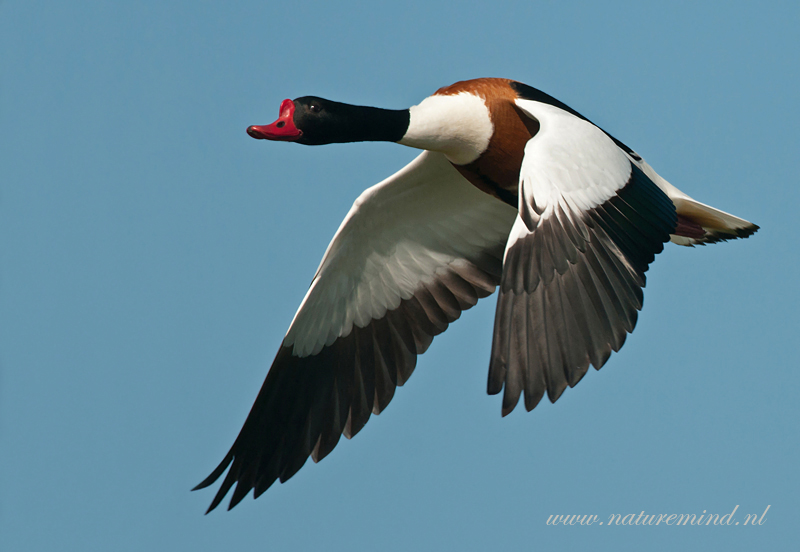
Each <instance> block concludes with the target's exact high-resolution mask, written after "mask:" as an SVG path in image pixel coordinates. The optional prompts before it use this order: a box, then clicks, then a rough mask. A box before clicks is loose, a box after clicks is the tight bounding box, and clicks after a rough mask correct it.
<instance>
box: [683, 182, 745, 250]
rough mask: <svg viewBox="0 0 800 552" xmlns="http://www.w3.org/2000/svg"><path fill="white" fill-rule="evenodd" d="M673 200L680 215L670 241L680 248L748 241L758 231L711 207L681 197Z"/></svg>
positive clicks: (743, 221) (736, 218)
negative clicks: (728, 241) (733, 240)
mask: <svg viewBox="0 0 800 552" xmlns="http://www.w3.org/2000/svg"><path fill="white" fill-rule="evenodd" d="M682 195H683V197H671V198H670V199H672V203H674V204H675V211H676V212H677V213H678V226H677V227H676V228H675V233H674V234H671V235H670V241H671V242H672V243H677V244H678V245H688V246H690V247H691V246H693V245H698V244H699V245H705V244H707V243H716V242H718V241H725V240H732V239H736V238H746V237H748V236H752V235H753V234H755V233H756V231H757V230H758V226H756V225H755V224H753V223H752V222H748V221H746V220H744V219H740V218H739V217H735V216H733V215H730V214H728V213H726V212H724V211H720V210H719V209H714V208H713V207H709V206H708V205H705V204H703V203H700V202H699V201H695V200H694V199H692V198H690V197H688V196H686V195H685V194H682Z"/></svg>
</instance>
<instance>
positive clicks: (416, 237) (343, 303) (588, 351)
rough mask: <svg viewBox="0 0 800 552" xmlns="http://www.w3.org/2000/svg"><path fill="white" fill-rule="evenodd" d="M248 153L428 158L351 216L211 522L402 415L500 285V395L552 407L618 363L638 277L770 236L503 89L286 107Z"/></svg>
mask: <svg viewBox="0 0 800 552" xmlns="http://www.w3.org/2000/svg"><path fill="white" fill-rule="evenodd" d="M247 133H248V134H249V135H250V136H252V137H253V138H257V139H263V140H278V141H287V142H297V143H299V144H306V145H321V144H332V143H343V142H362V141H385V142H397V143H399V144H403V145H405V146H410V147H413V148H418V149H421V150H423V152H422V153H421V154H420V155H419V156H418V157H417V158H416V159H415V160H414V161H412V162H411V163H410V164H409V165H408V166H406V167H405V168H403V169H401V170H400V171H399V172H397V173H396V174H394V175H392V176H390V177H389V178H387V179H386V180H384V181H383V182H380V183H378V184H376V185H375V186H372V187H371V188H368V189H367V190H366V191H365V192H363V193H362V194H361V195H360V196H359V197H358V199H356V201H355V203H354V204H353V207H352V208H351V209H350V212H349V213H348V214H347V216H346V217H345V219H344V221H343V222H342V224H341V226H340V227H339V229H338V230H337V232H336V234H335V235H334V237H333V241H331V243H330V245H328V249H327V251H326V252H325V255H324V256H323V258H322V262H321V263H320V266H319V268H318V269H317V272H316V274H315V275H314V279H313V281H312V283H311V286H310V288H309V290H308V292H307V293H306V295H305V297H304V298H303V301H302V303H301V304H300V308H299V309H298V310H297V313H296V314H295V316H294V319H293V320H292V322H291V324H290V325H289V329H288V331H287V333H286V336H285V337H284V339H283V342H282V344H281V347H280V349H279V350H278V354H277V356H276V357H275V360H274V362H273V364H272V367H271V368H270V370H269V373H268V374H267V377H266V380H265V381H264V384H263V386H262V388H261V391H260V392H259V393H258V397H257V398H256V401H255V404H254V405H253V407H252V409H251V411H250V414H249V415H248V416H247V419H246V420H245V423H244V426H243V427H242V429H241V432H240V433H239V436H238V437H237V438H236V440H235V442H234V443H233V446H232V447H231V449H230V451H229V452H228V454H227V455H226V456H225V458H224V459H223V460H222V462H221V463H220V464H219V466H217V468H216V469H215V470H214V471H213V472H212V473H211V475H209V476H208V477H207V478H206V479H205V480H204V481H203V482H202V483H200V484H199V485H198V486H197V487H195V489H202V488H205V487H208V486H209V485H211V484H212V483H214V482H215V481H216V480H217V479H218V478H220V477H221V476H222V474H223V473H225V470H226V469H227V470H228V472H227V475H226V476H225V478H224V479H223V481H222V485H221V486H220V488H219V490H218V491H217V494H216V496H215V497H214V499H213V501H212V502H211V505H210V507H209V509H208V511H209V512H210V511H211V510H213V509H214V508H216V507H217V506H218V505H219V504H220V502H221V501H222V500H223V498H224V497H225V495H227V494H228V492H229V491H230V490H231V489H232V488H233V487H234V485H236V487H235V489H234V491H233V495H232V497H231V500H230V505H229V507H228V509H230V508H233V507H234V506H235V505H236V504H238V503H239V502H240V501H241V500H242V499H243V498H244V497H245V496H246V495H247V494H248V493H249V491H250V490H253V494H254V497H258V496H259V495H261V494H262V493H263V492H264V491H266V490H267V489H268V488H269V487H270V486H271V485H272V484H273V483H274V482H275V481H276V480H280V481H281V482H284V481H286V480H287V479H289V478H290V477H292V476H293V475H294V474H295V473H296V472H297V471H298V470H299V469H300V468H301V467H302V466H303V464H305V462H306V460H307V459H308V457H309V456H310V457H311V458H312V459H313V460H314V461H315V462H318V461H319V460H321V459H322V458H324V457H325V456H327V455H328V454H329V453H330V452H331V451H332V450H333V448H334V447H335V446H336V444H337V443H338V442H339V439H340V437H341V436H342V435H344V436H345V437H347V438H351V437H352V436H353V435H355V434H356V433H358V432H359V431H360V430H361V428H363V427H364V425H365V424H366V423H367V420H369V417H370V415H371V414H373V413H375V414H378V413H380V412H382V411H383V409H384V408H386V405H387V404H389V401H391V399H392V397H393V395H394V392H395V388H396V387H397V386H399V385H403V384H404V383H405V382H406V380H407V379H408V378H409V376H410V375H411V373H412V372H413V370H414V367H415V365H416V361H417V356H418V355H420V354H422V353H424V352H425V351H426V350H427V348H428V346H429V345H430V344H431V341H432V340H433V337H434V336H436V335H438V334H440V333H442V332H443V331H444V330H445V329H447V327H448V325H449V324H450V323H451V322H453V321H455V320H456V319H457V318H458V317H459V316H460V315H461V312H462V311H465V310H467V309H469V308H470V307H472V306H474V305H475V304H476V303H477V301H478V300H479V299H481V298H483V297H486V296H488V295H490V294H492V293H493V292H494V291H495V289H496V288H498V286H499V293H498V299H497V310H496V314H495V322H494V331H493V336H492V352H491V358H490V362H489V382H488V392H489V393H490V394H496V393H500V392H501V391H503V399H502V414H503V415H504V416H505V415H506V414H508V413H509V412H511V411H512V410H513V409H514V408H515V406H516V405H517V403H518V402H519V399H520V397H523V402H524V404H525V408H526V409H527V410H532V409H533V408H534V407H535V406H536V405H537V404H538V403H539V401H540V400H541V399H542V397H543V396H544V394H545V393H547V396H548V398H549V399H550V401H552V402H555V401H556V400H557V399H558V397H559V396H561V393H563V392H564V390H565V389H566V388H567V386H569V387H573V386H574V385H575V384H577V383H578V381H580V379H581V378H582V377H583V375H584V374H585V373H586V371H587V369H588V367H589V365H590V364H591V365H592V366H594V367H595V368H596V369H600V367H601V366H603V364H604V363H605V362H606V361H607V360H608V358H609V356H610V355H611V352H612V351H618V350H619V349H620V347H622V344H623V343H624V341H625V337H626V336H627V334H628V333H630V332H631V331H633V328H634V326H635V324H636V318H637V315H638V311H639V310H640V309H641V308H642V288H643V287H644V285H645V272H646V271H647V268H648V266H649V264H650V263H651V262H652V261H653V259H654V257H655V255H656V254H657V253H660V252H661V251H662V250H663V248H664V243H665V242H667V241H672V242H673V243H676V244H679V245H687V246H691V245H695V244H708V243H714V242H717V241H723V240H729V239H733V238H745V237H747V236H750V235H751V234H753V233H754V232H755V231H756V230H758V226H756V225H754V224H752V223H750V222H748V221H746V220H743V219H740V218H738V217H735V216H733V215H729V214H728V213H725V212H722V211H719V210H717V209H714V208H712V207H709V206H708V205H704V204H702V203H700V202H698V201H695V200H694V199H692V198H691V197H689V196H688V195H686V194H685V193H683V192H681V191H680V190H678V189H677V188H675V187H674V186H673V185H671V184H670V183H669V182H667V181H666V180H664V179H663V178H662V177H660V176H659V175H658V174H656V172H655V171H654V170H653V169H652V168H651V167H650V165H648V164H647V163H646V162H645V161H644V159H642V157H641V156H639V155H638V154H637V153H636V152H634V151H633V150H632V149H630V148H629V147H628V146H626V145H625V144H623V143H622V142H620V141H619V140H617V139H616V138H614V137H613V136H611V135H610V134H608V133H607V132H605V131H604V130H602V129H601V128H599V127H597V126H595V125H594V124H593V123H591V122H590V121H589V120H588V119H586V118H585V117H584V116H583V115H581V114H580V113H578V112H576V111H575V110H573V109H571V108H570V107H568V106H566V105H565V104H563V103H561V102H560V101H558V100H556V99H555V98H553V97H551V96H549V95H547V94H545V93H544V92H541V91H540V90H537V89H535V88H532V87H530V86H527V85H525V84H522V83H519V82H516V81H512V80H507V79H495V78H484V79H475V80H470V81H463V82H458V83H455V84H453V85H451V86H447V87H445V88H441V89H440V90H438V91H437V92H436V93H434V94H433V95H431V96H429V97H427V98H425V99H424V100H423V101H422V102H420V103H419V104H418V105H415V106H413V107H411V108H410V109H402V110H389V109H379V108H374V107H364V106H355V105H349V104H344V103H339V102H334V101H330V100H325V99H323V98H317V97H311V96H306V97H302V98H297V99H296V100H284V101H283V103H282V104H281V106H280V115H279V117H278V120H277V121H275V122H274V123H272V124H270V125H264V126H251V127H249V128H248V129H247Z"/></svg>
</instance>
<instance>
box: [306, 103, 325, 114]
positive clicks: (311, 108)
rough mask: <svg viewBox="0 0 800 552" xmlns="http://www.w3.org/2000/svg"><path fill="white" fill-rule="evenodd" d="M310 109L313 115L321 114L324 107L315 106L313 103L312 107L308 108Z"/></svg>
mask: <svg viewBox="0 0 800 552" xmlns="http://www.w3.org/2000/svg"><path fill="white" fill-rule="evenodd" d="M308 109H310V110H311V113H319V112H320V111H322V107H320V105H319V104H313V103H312V104H311V105H310V106H308Z"/></svg>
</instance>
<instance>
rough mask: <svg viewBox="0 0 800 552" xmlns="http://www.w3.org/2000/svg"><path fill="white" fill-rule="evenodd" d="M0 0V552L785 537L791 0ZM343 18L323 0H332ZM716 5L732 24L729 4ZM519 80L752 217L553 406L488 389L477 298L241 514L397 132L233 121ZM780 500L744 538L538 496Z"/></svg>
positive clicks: (791, 531)
mask: <svg viewBox="0 0 800 552" xmlns="http://www.w3.org/2000/svg"><path fill="white" fill-rule="evenodd" d="M647 4H648V3H642V2H602V3H600V2H586V3H570V2H530V1H528V2H502V1H501V2H494V3H487V2H480V3H478V2H465V3H461V4H455V3H452V2H441V1H439V0H427V1H425V2H421V1H410V2H403V3H387V4H380V3H375V2H338V3H335V4H334V3H328V2H291V3H290V2H240V3H236V5H235V6H231V5H229V4H225V3H210V2H173V3H169V5H163V3H155V2H151V3H132V2H127V3H115V4H112V3H108V2H70V3H60V2H58V3H57V2H49V3H48V2H15V1H6V2H3V3H2V4H0V47H1V48H2V55H1V56H0V78H1V80H0V129H2V132H0V171H2V172H1V173H0V174H2V180H1V181H0V400H1V401H0V462H1V463H0V467H2V470H1V473H0V545H1V546H2V548H3V550H4V551H5V550H9V551H11V550H26V551H40V550H42V551H44V550H65V551H66V550H80V551H90V550H117V551H127V550H131V551H140V550H146V549H152V550H168V549H172V550H194V551H203V550H219V549H222V548H225V549H231V550H235V549H258V550H310V549H317V550H332V551H333V550H354V549H356V550H358V549H377V550H385V551H390V550H434V549H437V550H438V549H445V550H498V549H512V548H513V549H515V550H538V549H549V550H553V549H562V548H564V549H596V550H603V549H609V550H625V549H630V550H642V549H651V550H658V549H663V550H675V549H700V550H704V549H725V550H751V549H755V548H758V549H765V550H766V549H787V548H789V546H790V543H796V542H797V539H798V537H799V536H800V534H799V531H798V529H797V527H798V524H797V519H798V516H800V499H798V490H800V477H798V475H797V473H798V471H797V465H798V462H799V461H800V454H798V453H799V452H800V450H799V449H800V447H798V439H797V435H798V430H797V420H798V418H799V417H800V405H799V404H800V403H798V401H797V396H798V392H799V391H800V375H798V370H797V368H796V360H795V358H796V352H795V350H796V345H795V343H796V341H797V334H798V328H800V324H799V322H800V320H798V307H800V305H799V304H798V303H799V301H798V299H799V294H798V288H797V277H798V274H799V273H800V271H799V270H798V268H800V263H799V262H798V254H797V247H796V238H795V233H796V230H795V226H796V219H797V216H796V213H795V209H796V206H797V205H798V203H799V201H798V200H800V193H799V192H798V186H797V183H798V182H797V169H796V164H797V155H798V152H800V148H799V147H798V146H800V141H799V140H798V135H800V133H798V130H800V129H798V122H797V121H798V118H800V109H799V108H798V102H797V90H798V89H800V77H798V71H797V59H798V56H799V55H800V51H799V50H800V48H799V47H798V46H799V44H798V39H797V28H798V25H799V24H800V8H798V5H797V3H796V2H762V3H760V4H759V6H758V7H756V6H755V5H754V4H751V3H744V2H742V3H737V2H731V3H726V4H725V7H724V8H722V7H721V4H720V3H719V2H696V1H693V2H674V3H669V5H667V3H649V4H650V5H647ZM334 5H335V6H336V7H333V6H334ZM721 10H722V11H721ZM484 76H498V77H508V78H513V79H516V80H519V81H521V82H524V83H527V84H530V85H532V86H535V87H537V88H541V89H543V90H545V91H546V92H548V93H550V94H552V95H554V96H556V97H557V98H559V99H560V100H562V101H564V102H565V103H567V104H568V105H570V106H571V107H573V108H575V109H577V110H578V111H580V112H581V113H583V114H584V115H586V116H587V117H589V118H590V119H592V120H593V121H594V122H595V123H597V124H599V125H600V126H602V127H603V128H605V129H606V130H608V131H609V132H610V133H612V134H614V135H615V136H616V137H618V138H620V139H621V140H622V141H624V142H625V143H627V144H629V145H630V146H632V147H633V148H635V149H636V150H637V151H638V152H640V153H641V154H642V155H643V156H644V157H645V158H646V159H647V160H648V161H649V162H650V164H651V165H653V167H654V168H655V169H656V170H657V171H659V172H660V173H661V174H662V175H663V176H664V177H665V178H667V179H668V180H670V181H671V182H672V183H674V184H675V185H677V186H678V187H680V188H681V189H683V190H685V191H686V192H687V193H689V194H690V195H692V196H694V197H695V198H697V199H698V200H700V201H703V202H706V203H709V204H711V205H714V206H715V207H718V208H720V209H723V210H726V211H729V212H732V213H734V214H736V215H739V216H742V217H744V218H747V219H749V220H752V221H753V222H755V223H757V224H759V225H760V226H761V227H762V229H761V230H760V231H759V233H758V234H756V235H755V236H754V237H752V238H750V239H748V240H745V241H741V242H732V243H727V244H718V245H714V246H709V247H699V248H695V249H687V248H680V247H678V246H674V245H671V246H668V247H667V248H666V250H665V252H664V253H663V254H661V255H660V256H659V257H657V259H656V262H655V263H654V265H653V266H652V267H651V269H650V272H649V273H648V285H647V289H646V290H645V306H644V310H643V312H642V314H641V316H640V318H639V323H638V327H637V328H636V330H635V332H634V333H633V334H632V335H631V336H630V337H629V338H628V341H627V343H626V345H625V347H624V348H623V349H622V351H621V352H620V353H618V354H615V355H614V356H612V358H611V360H610V361H609V363H608V364H607V365H606V366H605V367H604V368H603V369H602V370H601V371H599V372H595V371H592V372H591V373H590V374H588V375H587V376H586V378H584V380H583V381H582V382H581V383H580V384H579V385H578V386H577V387H575V388H574V389H571V390H568V391H567V392H566V393H565V394H564V396H563V397H562V398H561V399H560V400H559V401H558V403H557V404H555V405H551V404H549V403H547V404H544V403H543V404H541V405H540V406H539V407H538V408H536V410H534V411H533V412H531V413H525V412H524V409H522V408H518V409H517V411H515V412H514V413H513V414H512V415H510V416H508V417H507V418H505V419H503V418H501V417H500V398H499V397H488V396H487V395H486V394H485V386H486V374H487V369H488V357H489V347H490V338H491V326H492V316H493V311H494V300H493V299H486V300H484V301H483V302H482V303H481V304H480V305H479V306H478V307H476V308H475V309H473V310H471V311H470V312H468V313H466V314H465V315H464V316H463V317H462V319H461V320H459V321H458V322H456V323H455V324H454V325H453V326H452V327H451V328H450V329H449V330H448V331H447V332H446V333H445V334H443V335H442V336H440V337H439V338H437V339H436V340H435V342H434V344H433V346H432V347H431V349H430V350H429V352H428V353H426V354H425V355H424V356H422V357H421V358H420V359H419V362H418V365H417V370H416V372H415V373H414V375H413V377H412V378H411V379H410V381H409V382H408V383H407V384H406V386H405V387H403V388H402V389H400V390H398V392H397V394H396V396H395V399H394V400H393V402H392V404H391V405H390V406H389V408H387V410H386V411H385V412H384V413H383V414H381V415H380V416H378V417H373V418H372V419H371V421H370V422H369V424H367V426H366V427H365V429H364V430H363V431H362V432H361V433H360V434H359V435H358V436H357V437H356V438H354V439H353V440H352V441H347V442H342V443H341V444H340V445H339V446H338V447H337V449H336V450H335V451H334V452H333V453H332V454H331V455H330V456H329V457H327V458H326V459H325V460H324V461H323V462H321V463H320V464H317V465H314V464H311V463H309V464H307V465H306V467H304V468H303V469H302V470H301V471H300V472H299V473H298V475H296V476H295V477H294V478H293V479H292V480H290V481H289V482H288V483H286V484H284V485H278V486H276V487H274V488H272V489H270V490H269V491H268V492H267V493H266V494H265V495H264V496H262V497H261V498H259V499H258V500H257V501H253V500H252V499H250V498H248V499H246V500H245V501H244V502H243V503H242V504H241V505H239V506H238V507H237V508H236V509H235V510H233V511H231V512H225V511H224V510H219V511H215V512H214V513H213V514H212V515H209V516H203V512H204V511H205V509H206V507H207V506H208V503H209V502H210V500H211V498H212V496H213V492H212V491H208V490H207V491H202V492H195V493H191V492H189V489H191V488H192V487H193V486H194V485H195V484H197V483H198V482H199V481H200V480H202V479H203V478H204V477H205V476H206V475H207V474H208V473H209V471H210V470H211V469H212V468H213V467H214V466H215V465H216V464H217V462H218V461H219V460H220V459H221V458H222V456H223V455H224V454H225V452H226V451H227V450H228V447H229V446H230V444H231V443H232V441H233V439H234V437H235V436H236V434H237V432H238V430H239V428H240V427H241V424H242V422H243V421H244V418H245V416H246V414H247V412H248V410H249V408H250V406H251V404H252V402H253V400H254V398H255V395H256V393H257V391H258V389H259V387H260V385H261V382H262V381H263V379H264V376H265V375H266V372H267V369H268V367H269V364H270V362H271V360H272V357H273V356H274V354H275V352H276V350H277V348H278V346H279V343H280V340H281V338H282V336H283V334H284V332H285V331H286V328H287V326H288V324H289V322H290V321H291V318H292V316H293V314H294V311H295V309H296V308H297V305H298V304H299V302H300V300H301V299H302V296H303V294H304V292H305V289H306V287H307V285H308V283H309V281H310V279H311V276H312V275H313V272H314V270H315V268H316V266H317V264H318V262H319V259H320V258H321V256H322V253H323V252H324V250H325V247H326V246H327V244H328V241H329V240H330V238H331V237H332V235H333V233H334V231H335V230H336V228H337V227H338V225H339V223H340V221H341V219H342V218H343V217H344V215H345V213H346V212H347V210H348V209H349V207H350V205H351V204H352V202H353V200H354V199H355V198H356V197H357V195H358V194H359V193H360V192H361V191H362V190H363V189H364V188H366V187H367V186H369V185H371V184H374V183H375V182H378V181H379V180H381V179H383V178H385V177H386V176H388V175H389V174H391V173H393V172H394V171H396V170H397V169H399V168H400V167H402V166H403V165H404V164H405V163H407V162H408V161H410V160H411V159H412V158H413V157H414V156H415V155H416V152H415V151H413V150H410V149H407V148H403V147H401V146H398V145H395V144H344V145H332V146H325V147H318V148H317V147H315V148H309V147H303V146H299V145H296V144H279V143H267V142H260V141H256V140H252V139H251V138H249V137H248V136H247V135H246V134H245V129H246V127H247V126H248V125H251V124H266V123H269V122H271V121H273V120H274V119H275V117H276V116H277V111H278V106H279V105H280V102H281V100H283V99H284V98H294V97H298V96H302V95H308V94H314V95H318V96H322V97H327V98H330V99H334V100H338V101H344V102H349V103H356V104H363V105H375V106H380V107H386V108H402V107H408V106H410V105H413V104H415V103H417V102H419V101H420V100H421V99H422V98H424V97H425V96H427V95H429V94H430V93H432V92H433V91H435V90H436V89H437V88H439V87H440V86H444V85H447V84H451V83H453V82H455V81H458V80H463V79H467V78H474V77H484ZM737 504H738V505H739V510H738V513H737V519H739V520H742V521H743V520H744V515H745V514H747V513H758V514H759V515H760V514H761V513H762V512H763V511H764V509H765V508H766V507H767V505H770V510H769V512H768V513H767V516H766V521H765V522H764V524H763V525H761V526H757V527H743V526H733V527H705V526H703V527H688V526H687V527H664V526H660V527H616V526H615V527H609V526H608V525H604V526H602V527H601V526H596V525H595V526H592V527H551V526H547V525H546V524H545V522H546V520H547V518H548V516H549V515H553V514H596V515H598V517H599V519H600V520H607V518H608V516H609V515H612V514H617V513H619V514H622V515H626V514H629V513H634V514H637V515H638V514H639V512H640V511H645V512H646V513H648V514H650V513H665V514H670V513H696V514H700V513H702V511H703V510H707V511H708V512H711V513H719V514H725V513H729V512H730V511H731V510H732V509H733V507H734V506H736V505H737Z"/></svg>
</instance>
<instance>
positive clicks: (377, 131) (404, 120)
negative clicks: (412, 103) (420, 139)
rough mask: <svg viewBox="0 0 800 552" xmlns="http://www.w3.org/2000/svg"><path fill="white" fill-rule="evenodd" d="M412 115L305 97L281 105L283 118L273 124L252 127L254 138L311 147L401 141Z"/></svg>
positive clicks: (250, 133)
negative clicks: (346, 143)
mask: <svg viewBox="0 0 800 552" xmlns="http://www.w3.org/2000/svg"><path fill="white" fill-rule="evenodd" d="M408 121H409V113H408V110H407V109H404V110H398V111H395V110H389V109H378V108H376V107H364V106H358V105H350V104H345V103H340V102H334V101H331V100H326V99H324V98H318V97H316V96H303V97H302V98H297V99H296V100H284V101H283V103H281V108H280V117H279V118H278V120H277V121H275V122H274V123H272V124H271V125H264V126H251V127H249V128H248V129H247V133H248V134H249V135H250V136H252V137H253V138H258V139H263V140H281V141H287V142H297V143H298V144H305V145H308V146H318V145H322V144H334V143H343V142H364V141H387V142H396V141H398V140H400V139H401V138H402V137H403V135H404V134H405V132H406V130H407V129H408Z"/></svg>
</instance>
